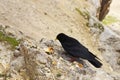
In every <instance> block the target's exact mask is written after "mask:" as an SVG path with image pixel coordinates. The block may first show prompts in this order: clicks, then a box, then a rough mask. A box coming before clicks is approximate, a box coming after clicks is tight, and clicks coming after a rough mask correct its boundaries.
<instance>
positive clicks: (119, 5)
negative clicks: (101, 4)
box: [109, 0, 120, 18]
mask: <svg viewBox="0 0 120 80" xmlns="http://www.w3.org/2000/svg"><path fill="white" fill-rule="evenodd" d="M109 14H110V15H114V16H117V17H119V18H120V0H112V4H111V7H110V12H109Z"/></svg>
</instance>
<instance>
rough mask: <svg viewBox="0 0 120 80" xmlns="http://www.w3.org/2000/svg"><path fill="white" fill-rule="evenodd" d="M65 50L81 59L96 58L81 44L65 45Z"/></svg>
mask: <svg viewBox="0 0 120 80" xmlns="http://www.w3.org/2000/svg"><path fill="white" fill-rule="evenodd" d="M63 48H64V49H65V50H66V51H67V52H68V53H69V54H70V55H72V56H74V57H80V58H83V59H87V60H91V59H92V58H95V57H96V56H95V55H94V54H92V53H91V52H89V50H88V49H87V48H86V47H84V46H83V45H81V44H78V43H77V44H75V43H70V44H69V43H64V45H63Z"/></svg>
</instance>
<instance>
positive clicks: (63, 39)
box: [56, 33, 68, 42]
mask: <svg viewBox="0 0 120 80" xmlns="http://www.w3.org/2000/svg"><path fill="white" fill-rule="evenodd" d="M67 37H68V36H67V35H65V34H64V33H59V34H58V35H57V37H56V39H58V40H59V41H60V42H64V41H66V38H67Z"/></svg>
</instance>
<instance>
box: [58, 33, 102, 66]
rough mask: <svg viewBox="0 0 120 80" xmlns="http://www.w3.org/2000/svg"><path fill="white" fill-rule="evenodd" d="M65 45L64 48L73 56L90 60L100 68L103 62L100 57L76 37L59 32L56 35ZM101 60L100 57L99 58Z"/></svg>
mask: <svg viewBox="0 0 120 80" xmlns="http://www.w3.org/2000/svg"><path fill="white" fill-rule="evenodd" d="M56 39H58V40H59V41H60V43H61V45H62V47H63V49H64V50H65V51H66V52H67V53H68V54H69V55H71V56H72V57H74V58H76V59H80V58H82V59H85V60H88V61H89V62H90V63H91V64H92V65H93V66H95V67H96V68H100V67H101V66H102V63H101V62H100V61H98V59H99V58H98V57H97V56H95V55H94V54H92V53H91V52H90V51H89V50H88V49H87V48H86V47H85V46H83V45H82V44H81V43H80V42H79V41H78V40H76V39H75V38H72V37H69V36H68V35H66V34H64V33H59V34H58V35H57V37H56ZM99 60H100V59H99Z"/></svg>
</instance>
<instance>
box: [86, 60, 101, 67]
mask: <svg viewBox="0 0 120 80" xmlns="http://www.w3.org/2000/svg"><path fill="white" fill-rule="evenodd" d="M88 61H89V62H90V63H91V64H92V65H93V66H95V67H96V68H100V67H101V66H102V63H101V62H100V61H98V60H97V59H94V60H88Z"/></svg>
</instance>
